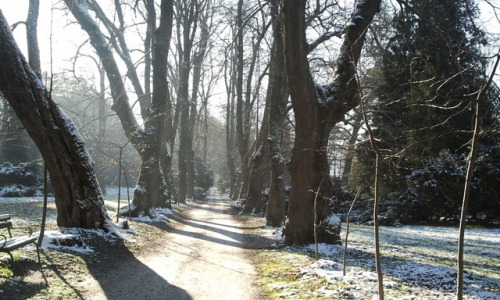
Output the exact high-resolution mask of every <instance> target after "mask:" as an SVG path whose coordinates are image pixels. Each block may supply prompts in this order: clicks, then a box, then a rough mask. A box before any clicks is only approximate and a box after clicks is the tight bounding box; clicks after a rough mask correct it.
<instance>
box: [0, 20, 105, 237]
mask: <svg viewBox="0 0 500 300" xmlns="http://www.w3.org/2000/svg"><path fill="white" fill-rule="evenodd" d="M0 40H1V41H2V47H0V91H1V93H2V94H3V96H4V97H5V98H6V99H7V101H8V102H9V104H10V105H11V107H12V109H13V110H14V111H15V112H16V114H17V115H18V116H19V119H20V120H21V122H22V123H23V125H24V127H25V128H26V130H27V131H28V133H29V135H30V136H31V138H32V139H33V141H34V142H35V144H36V145H37V147H38V148H39V150H40V152H41V154H42V156H43V158H44V160H45V162H46V166H47V169H48V170H49V173H50V178H51V182H52V186H53V188H54V193H55V198H56V207H57V213H58V214H57V224H58V225H59V226H62V227H82V228H101V229H105V230H111V228H112V224H111V219H110V218H109V216H108V214H107V212H106V209H105V207H104V201H103V198H102V193H101V190H100V188H99V184H98V183H97V179H96V176H95V172H94V166H93V162H92V159H91V158H90V157H89V155H88V153H87V150H86V149H85V146H84V142H83V140H82V138H81V136H80V134H79V133H78V131H77V130H76V128H75V126H74V125H73V123H72V122H71V121H70V120H69V119H68V118H67V117H66V116H65V115H64V113H63V112H62V111H61V110H60V109H59V108H58V107H57V105H56V104H55V103H54V101H53V99H52V98H51V97H50V95H49V93H48V91H47V90H46V88H45V87H44V85H43V83H42V82H41V80H40V79H39V78H38V76H37V74H36V73H35V72H34V71H33V70H32V69H31V68H30V66H29V65H28V63H27V62H26V60H25V59H24V57H23V56H22V54H21V52H20V50H19V49H18V47H17V45H16V43H15V41H14V37H13V36H12V32H11V31H10V29H9V26H8V24H7V21H6V20H5V18H4V16H3V14H2V13H1V11H0Z"/></svg>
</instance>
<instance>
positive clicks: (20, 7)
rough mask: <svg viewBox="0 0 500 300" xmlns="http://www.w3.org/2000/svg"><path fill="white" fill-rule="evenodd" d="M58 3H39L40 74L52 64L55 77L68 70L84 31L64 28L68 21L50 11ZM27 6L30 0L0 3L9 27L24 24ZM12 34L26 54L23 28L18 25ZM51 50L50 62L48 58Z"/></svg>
mask: <svg viewBox="0 0 500 300" xmlns="http://www.w3.org/2000/svg"><path fill="white" fill-rule="evenodd" d="M58 2H59V1H58V0H41V1H40V15H39V20H38V43H39V46H40V58H41V62H42V70H43V71H50V70H51V60H52V61H53V68H52V69H53V70H54V73H59V72H62V71H65V70H68V69H69V68H71V58H72V57H73V56H74V54H75V53H76V51H77V47H78V44H77V43H79V42H81V41H84V40H85V36H84V34H83V31H82V30H81V29H80V28H79V26H77V25H75V24H72V25H69V26H68V25H67V23H68V17H67V16H66V15H65V14H64V12H63V11H62V10H58V9H55V10H52V9H51V7H52V3H58ZM28 5H29V0H0V9H1V10H2V12H3V14H4V16H5V18H6V19H7V21H8V22H9V25H11V26H12V25H14V24H16V23H17V22H23V21H25V20H26V18H27V16H28ZM61 5H62V4H61V3H60V4H57V5H56V7H61ZM13 33H14V37H15V39H16V42H17V44H18V46H19V48H20V49H21V50H22V51H23V52H24V53H26V49H27V46H26V28H25V26H24V25H23V24H19V25H18V26H16V28H15V29H14V30H13ZM51 46H52V47H51ZM51 48H52V59H51V55H50V52H51ZM78 67H79V69H81V70H82V71H87V70H86V67H85V65H81V66H78Z"/></svg>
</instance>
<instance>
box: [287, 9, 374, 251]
mask: <svg viewBox="0 0 500 300" xmlns="http://www.w3.org/2000/svg"><path fill="white" fill-rule="evenodd" d="M306 2H307V1H306V0H285V1H284V6H283V14H284V45H285V46H284V52H285V64H286V72H287V77H288V84H289V88H290V96H291V99H292V107H293V110H294V113H295V121H296V133H295V143H294V146H293V150H292V157H291V161H290V164H289V170H290V176H291V193H290V204H289V207H288V222H287V224H286V229H285V242H286V243H288V244H306V243H312V242H314V216H315V215H316V216H317V217H318V221H319V224H320V226H319V228H317V233H318V235H317V237H318V242H326V243H338V242H340V236H339V233H340V228H339V227H338V228H334V229H332V228H329V227H330V225H332V226H334V225H335V224H328V222H327V217H328V216H329V215H330V214H331V211H330V209H329V206H328V202H329V199H330V195H329V191H330V190H331V189H330V188H329V187H328V185H331V183H330V180H329V166H328V160H327V155H326V154H327V151H326V147H327V144H328V137H329V134H330V131H331V129H332V127H333V125H335V124H336V123H337V122H339V121H341V120H343V118H344V114H345V113H346V112H347V111H349V110H351V109H352V108H354V107H355V106H357V105H358V104H359V101H360V98H359V94H358V82H357V80H356V77H355V73H356V64H357V62H358V60H359V57H360V55H361V49H362V46H363V43H364V40H365V34H366V30H367V28H368V26H369V25H370V23H371V21H372V19H373V16H374V15H375V13H376V12H378V10H379V7H380V0H365V1H357V2H356V7H355V10H354V13H353V16H352V19H351V22H350V23H349V26H347V28H346V31H345V35H344V42H343V44H342V47H341V49H340V55H339V58H338V60H337V68H336V71H335V73H334V76H333V78H334V81H333V82H332V83H330V84H328V85H325V86H316V85H315V83H314V82H313V79H312V77H311V72H310V69H309V63H308V60H307V54H308V51H309V45H308V44H307V42H306V34H305V29H306V22H305V7H306ZM323 177H326V180H323V179H322V178H323ZM320 182H323V183H324V184H326V185H327V186H322V187H320V186H319V185H320ZM318 190H321V191H322V194H321V195H319V197H318V203H317V204H318V205H317V209H316V211H314V199H315V192H316V191H318Z"/></svg>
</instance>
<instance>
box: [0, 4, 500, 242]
mask: <svg viewBox="0 0 500 300" xmlns="http://www.w3.org/2000/svg"><path fill="white" fill-rule="evenodd" d="M37 4H38V0H31V1H30V13H29V16H28V18H27V20H26V22H24V23H23V25H24V26H25V28H26V32H27V37H28V45H29V49H30V50H33V49H35V50H34V51H29V53H28V55H29V57H28V59H27V60H26V59H25V58H24V57H23V54H22V52H21V50H20V49H18V47H17V46H16V42H15V40H14V38H13V36H12V32H11V31H12V30H22V29H23V28H22V26H20V24H16V26H12V28H11V27H9V24H7V22H6V20H5V18H4V17H3V15H0V41H1V44H2V46H1V47H0V100H1V104H0V163H3V162H6V163H4V164H2V166H4V168H3V169H7V165H6V164H8V166H9V168H10V169H15V168H17V169H16V170H18V169H19V170H21V169H22V167H24V168H26V169H27V168H35V169H36V168H38V172H39V174H41V173H42V163H41V161H42V160H41V159H40V158H43V162H44V163H45V165H46V168H47V170H48V172H49V175H50V181H51V185H52V189H53V193H54V196H55V199H56V205H57V212H58V225H59V226H66V227H84V228H104V229H109V227H110V224H109V217H108V216H107V214H106V212H105V209H104V205H103V200H102V193H103V192H105V188H106V186H111V185H117V184H118V181H119V180H120V182H121V184H122V185H123V184H128V185H129V186H135V188H134V192H133V199H132V204H131V205H130V207H124V208H122V210H121V213H122V214H124V215H128V214H129V213H130V214H132V215H134V216H137V215H144V214H145V215H150V214H152V210H151V209H152V208H156V207H168V206H170V205H171V203H174V202H177V203H183V202H185V201H186V200H188V199H194V198H197V197H200V195H202V194H203V193H206V191H207V190H208V188H210V187H211V186H214V187H217V188H218V189H219V191H220V192H222V193H227V194H228V195H229V197H231V199H233V200H234V207H235V209H239V210H241V211H242V212H244V213H258V214H263V215H264V216H265V218H266V220H267V222H268V224H269V225H272V226H280V225H285V229H284V235H285V242H286V243H288V244H306V243H312V242H314V241H316V242H326V243H339V242H340V236H339V234H340V220H339V219H338V217H337V216H336V214H339V213H341V212H342V209H343V208H344V207H346V205H350V202H351V201H352V200H353V198H354V193H355V192H356V191H357V190H358V189H360V191H361V199H363V200H364V201H359V203H361V204H360V205H362V206H363V205H364V208H365V210H366V211H367V212H370V211H371V209H372V208H371V206H372V203H373V198H374V192H375V191H374V182H375V179H376V178H377V179H378V183H377V190H378V194H379V196H380V202H381V203H380V207H381V209H382V210H381V212H380V218H381V219H384V220H393V221H394V220H397V221H398V222H412V223H415V222H439V221H442V222H458V218H459V216H460V214H461V204H462V203H461V202H462V194H463V186H464V184H465V178H466V171H467V162H468V155H469V151H470V147H471V140H472V133H473V129H474V122H475V113H476V111H475V107H476V106H475V103H476V101H480V102H481V106H480V110H479V112H477V113H478V116H479V119H480V126H479V128H480V132H479V139H478V152H477V153H478V155H477V162H476V164H475V167H474V170H473V171H474V173H473V174H474V176H473V179H472V181H471V193H470V198H471V200H470V203H469V214H468V219H469V220H470V221H476V222H484V223H492V222H495V221H498V220H496V219H495V218H498V217H497V216H498V215H499V214H500V206H499V205H498V201H499V199H500V149H499V145H500V132H499V126H498V125H499V121H500V119H499V113H498V112H499V108H500V98H499V97H500V89H499V88H498V87H497V85H496V83H495V82H496V81H495V80H496V79H497V78H496V77H493V81H492V82H491V83H488V82H489V76H490V74H489V71H490V70H491V67H492V64H493V62H494V61H495V57H496V56H497V55H498V54H497V52H498V50H496V49H495V48H498V41H497V40H496V38H497V37H496V36H495V35H494V34H489V33H488V32H487V31H486V28H485V26H484V24H482V23H481V22H480V16H481V15H480V11H479V8H478V6H477V5H478V3H477V1H473V0H467V1H451V0H446V1H444V0H441V1H438V0H432V1H421V0H397V1H381V0H357V1H352V2H349V1H348V2H346V3H343V2H340V1H334V0H326V1H307V0H284V1H280V0H258V1H243V0H186V1H175V0H161V1H160V0H157V1H155V0H142V1H139V0H134V1H132V0H114V1H96V0H85V1H83V0H64V1H62V2H61V3H59V4H58V7H57V11H59V12H62V15H63V16H64V18H62V19H63V22H67V23H68V24H70V25H68V29H67V30H78V31H79V32H81V33H83V34H84V39H82V40H75V41H74V43H75V44H76V45H78V46H77V48H76V50H75V54H74V59H73V60H72V61H71V67H68V69H70V71H68V72H63V73H57V74H51V71H50V70H43V69H41V67H40V62H39V59H38V60H37V59H36V57H37V56H39V55H40V54H38V50H36V49H37V48H36V45H37V41H36V28H37V25H36V24H37V23H36V16H37ZM486 6H487V7H488V8H489V9H491V10H494V9H495V7H494V6H489V5H486ZM493 20H494V19H493ZM496 24H497V25H498V22H496ZM11 25H12V24H11ZM34 29H35V31H34V35H33V30H34ZM42 55H49V54H47V53H42ZM54 59H57V58H56V57H55V58H54ZM83 66H84V67H85V68H86V69H87V70H91V72H90V73H91V74H92V75H91V76H89V73H88V72H80V68H81V67H83ZM483 90H484V92H483ZM361 104H363V105H361ZM66 115H69V116H70V117H71V119H70V118H68V117H66ZM363 115H364V116H365V118H363ZM364 122H367V123H368V125H369V127H370V129H371V130H369V131H368V130H367V126H366V125H367V124H366V123H364ZM23 127H24V128H25V129H26V130H25V131H24V130H23ZM369 133H370V134H371V135H370V136H369ZM84 141H85V143H84ZM35 148H36V149H38V151H35ZM89 153H90V154H89ZM376 156H378V159H377V160H378V163H376ZM91 157H92V158H91ZM19 166H22V167H19ZM376 168H377V169H378V170H375V169H376ZM376 171H377V172H376ZM4 173H5V172H4ZM375 174H378V176H375ZM0 176H5V175H4V174H1V173H0ZM5 178H6V177H5ZM37 184H38V185H39V184H40V182H39V181H36V180H34V183H33V185H37ZM0 188H1V187H0ZM376 218H377V217H376ZM368 219H370V218H368ZM371 220H372V221H373V218H372V219H371ZM368 221H370V220H368Z"/></svg>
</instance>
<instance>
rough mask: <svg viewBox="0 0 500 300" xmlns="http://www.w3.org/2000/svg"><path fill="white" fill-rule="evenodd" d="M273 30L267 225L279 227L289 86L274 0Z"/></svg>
mask: <svg viewBox="0 0 500 300" xmlns="http://www.w3.org/2000/svg"><path fill="white" fill-rule="evenodd" d="M270 6H271V18H272V29H273V45H272V48H271V61H270V62H269V64H270V67H269V74H270V76H269V84H268V88H267V96H266V101H270V102H271V103H270V109H269V115H268V118H269V119H268V120H266V121H267V122H268V123H269V125H268V126H267V128H268V132H267V141H266V142H267V143H269V146H268V149H269V156H270V157H271V183H270V186H269V195H268V203H267V209H266V222H267V224H268V225H271V226H279V225H281V224H282V222H283V220H284V219H285V198H286V196H285V194H286V192H285V173H286V165H285V159H284V157H283V151H282V141H283V127H284V125H283V123H284V120H285V117H286V113H287V108H286V104H287V102H288V83H287V81H286V75H285V58H284V52H283V37H282V34H281V33H282V30H283V22H282V19H281V18H280V11H279V3H278V1H276V0H273V1H270Z"/></svg>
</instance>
